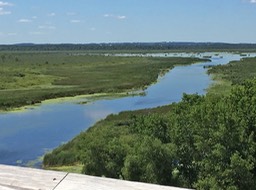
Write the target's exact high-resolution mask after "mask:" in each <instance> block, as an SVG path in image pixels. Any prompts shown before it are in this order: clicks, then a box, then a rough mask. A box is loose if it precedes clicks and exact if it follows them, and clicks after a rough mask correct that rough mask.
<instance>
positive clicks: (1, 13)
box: [0, 1, 13, 15]
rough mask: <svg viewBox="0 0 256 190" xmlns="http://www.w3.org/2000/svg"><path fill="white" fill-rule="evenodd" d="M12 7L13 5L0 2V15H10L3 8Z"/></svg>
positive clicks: (9, 12)
mask: <svg viewBox="0 0 256 190" xmlns="http://www.w3.org/2000/svg"><path fill="white" fill-rule="evenodd" d="M12 5H13V4H11V3H9V2H3V1H0V15H9V14H11V13H12V12H11V11H6V10H5V9H4V8H3V7H6V6H12Z"/></svg>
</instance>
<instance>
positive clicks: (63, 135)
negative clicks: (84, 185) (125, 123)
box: [0, 53, 241, 167]
mask: <svg viewBox="0 0 256 190" xmlns="http://www.w3.org/2000/svg"><path fill="white" fill-rule="evenodd" d="M119 56H120V55H119ZM126 56H127V55H126ZM143 56H188V57H189V56H196V57H201V58H202V57H204V56H211V61H212V62H204V63H197V64H193V65H189V66H176V67H175V68H174V69H172V70H171V71H170V72H168V73H167V74H166V75H164V76H162V77H159V79H158V82H157V83H155V84H152V85H151V86H149V87H148V88H147V89H146V90H145V95H144V96H139V95H137V96H129V97H122V98H116V99H113V98H102V99H100V100H96V101H91V102H89V103H87V104H78V102H77V100H76V101H63V102H58V103H42V104H41V105H39V106H38V107H36V108H34V109H31V110H26V111H23V112H10V113H2V114H0V164H9V165H21V166H26V165H35V166H37V167H40V159H39V158H40V157H41V156H42V155H44V154H45V153H46V152H47V151H49V150H52V149H53V148H55V147H57V146H59V145H60V144H62V143H65V142H67V141H69V140H71V139H72V138H74V137H75V136H76V135H78V134H79V133H80V132H81V131H84V130H86V129H87V128H89V127H90V126H92V125H93V124H94V123H95V122H97V121H99V120H100V119H104V118H105V117H106V116H107V115H109V114H115V113H118V112H121V111H126V110H137V109H144V108H153V107H157V106H162V105H166V104H170V103H172V102H177V101H179V100H181V98H182V94H183V93H198V94H205V89H206V88H207V87H209V85H210V84H211V83H212V81H211V79H210V77H209V76H208V75H207V74H206V69H204V66H205V65H217V64H226V63H228V62H230V61H233V60H239V59H240V58H241V56H240V55H238V54H229V53H220V54H215V53H203V54H185V53H183V54H147V55H143ZM142 72H143V71H142ZM79 101H80V102H84V101H89V100H88V99H86V98H85V99H80V100H79ZM31 161H33V162H31Z"/></svg>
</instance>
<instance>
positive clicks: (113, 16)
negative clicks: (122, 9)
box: [103, 14, 127, 20]
mask: <svg viewBox="0 0 256 190" xmlns="http://www.w3.org/2000/svg"><path fill="white" fill-rule="evenodd" d="M103 16H104V17H106V18H115V19H119V20H123V19H126V18H127V17H126V16H124V15H113V14H104V15H103Z"/></svg>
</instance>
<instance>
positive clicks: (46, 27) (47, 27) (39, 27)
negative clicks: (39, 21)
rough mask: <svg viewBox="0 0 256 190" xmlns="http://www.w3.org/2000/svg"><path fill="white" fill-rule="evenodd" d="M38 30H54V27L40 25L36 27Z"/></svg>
mask: <svg viewBox="0 0 256 190" xmlns="http://www.w3.org/2000/svg"><path fill="white" fill-rule="evenodd" d="M38 29H46V30H55V29H56V27H55V26H52V25H40V26H38Z"/></svg>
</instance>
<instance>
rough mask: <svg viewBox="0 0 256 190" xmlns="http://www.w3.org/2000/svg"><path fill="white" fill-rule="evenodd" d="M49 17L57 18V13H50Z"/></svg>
mask: <svg viewBox="0 0 256 190" xmlns="http://www.w3.org/2000/svg"><path fill="white" fill-rule="evenodd" d="M48 16H56V13H49V14H48Z"/></svg>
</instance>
